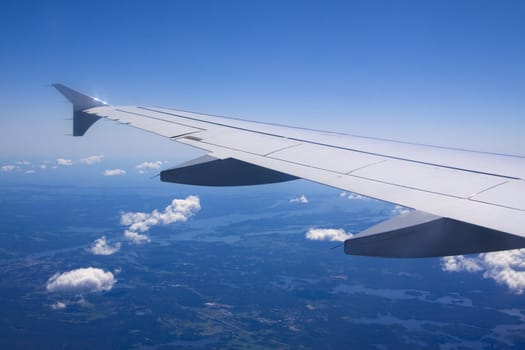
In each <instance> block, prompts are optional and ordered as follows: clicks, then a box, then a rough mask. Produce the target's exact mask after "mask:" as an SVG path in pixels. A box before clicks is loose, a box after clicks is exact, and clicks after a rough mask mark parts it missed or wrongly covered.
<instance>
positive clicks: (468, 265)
mask: <svg viewBox="0 0 525 350" xmlns="http://www.w3.org/2000/svg"><path fill="white" fill-rule="evenodd" d="M441 267H442V268H443V270H444V271H449V272H458V271H467V272H478V271H481V270H482V267H481V266H480V265H479V263H478V261H477V259H471V258H465V257H464V256H463V255H456V256H447V257H444V258H442V259H441Z"/></svg>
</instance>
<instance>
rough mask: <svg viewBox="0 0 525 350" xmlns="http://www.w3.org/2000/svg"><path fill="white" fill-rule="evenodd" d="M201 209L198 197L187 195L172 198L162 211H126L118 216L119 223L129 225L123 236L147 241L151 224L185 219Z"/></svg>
mask: <svg viewBox="0 0 525 350" xmlns="http://www.w3.org/2000/svg"><path fill="white" fill-rule="evenodd" d="M200 209H201V205H200V200H199V197H196V196H188V197H186V198H185V199H174V200H173V201H172V202H171V204H170V205H168V206H167V207H166V208H164V210H163V211H162V212H160V211H158V210H157V209H155V210H153V211H152V212H151V213H141V212H127V213H122V214H121V216H120V224H121V225H125V226H129V227H128V229H127V230H126V231H125V232H124V236H125V237H126V238H127V239H129V240H131V241H133V242H134V243H146V242H149V237H148V236H147V235H146V234H140V233H139V232H141V233H144V232H148V231H149V229H150V228H151V227H152V226H156V225H167V224H171V223H174V222H177V221H186V220H188V219H189V218H190V217H191V216H193V215H194V214H195V213H197V212H198V211H199V210H200Z"/></svg>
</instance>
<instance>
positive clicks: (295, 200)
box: [290, 194, 308, 204]
mask: <svg viewBox="0 0 525 350" xmlns="http://www.w3.org/2000/svg"><path fill="white" fill-rule="evenodd" d="M290 203H305V204H306V203H308V198H306V196H305V195H304V194H303V195H301V197H297V198H292V199H290Z"/></svg>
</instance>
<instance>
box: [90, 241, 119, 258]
mask: <svg viewBox="0 0 525 350" xmlns="http://www.w3.org/2000/svg"><path fill="white" fill-rule="evenodd" d="M120 245H121V244H120V242H117V243H115V244H114V245H109V244H108V242H107V240H106V237H105V236H102V237H100V238H98V239H96V240H95V242H93V244H92V245H91V248H90V249H89V251H90V252H91V253H93V254H95V255H111V254H115V253H116V252H118V251H119V250H120Z"/></svg>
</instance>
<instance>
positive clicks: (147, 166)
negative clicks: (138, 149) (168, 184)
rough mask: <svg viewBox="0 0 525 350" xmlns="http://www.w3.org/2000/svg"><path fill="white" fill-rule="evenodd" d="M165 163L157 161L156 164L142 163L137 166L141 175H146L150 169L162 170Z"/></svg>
mask: <svg viewBox="0 0 525 350" xmlns="http://www.w3.org/2000/svg"><path fill="white" fill-rule="evenodd" d="M162 163H163V161H161V160H157V161H155V162H142V163H140V164H139V165H137V166H136V168H137V170H138V172H139V173H141V174H144V173H145V172H146V170H149V169H160V166H161V165H162Z"/></svg>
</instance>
